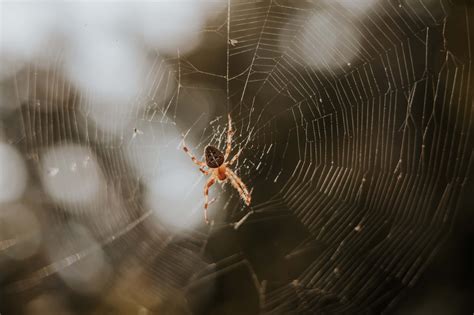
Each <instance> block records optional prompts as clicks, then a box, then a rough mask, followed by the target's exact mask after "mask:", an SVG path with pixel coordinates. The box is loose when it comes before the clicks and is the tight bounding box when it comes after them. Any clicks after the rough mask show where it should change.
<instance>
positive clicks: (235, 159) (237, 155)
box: [227, 149, 242, 165]
mask: <svg viewBox="0 0 474 315" xmlns="http://www.w3.org/2000/svg"><path fill="white" fill-rule="evenodd" d="M240 153H242V149H240V150H239V152H237V154H236V155H234V157H233V158H232V160H230V162H228V163H227V165H232V164H234V163H235V161H237V159H238V158H239V155H240Z"/></svg>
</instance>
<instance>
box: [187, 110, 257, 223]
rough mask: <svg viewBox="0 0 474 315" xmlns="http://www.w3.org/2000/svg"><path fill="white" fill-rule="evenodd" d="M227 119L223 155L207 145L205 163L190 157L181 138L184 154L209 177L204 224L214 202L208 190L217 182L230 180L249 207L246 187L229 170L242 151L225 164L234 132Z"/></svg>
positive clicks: (190, 154) (205, 191)
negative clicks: (210, 198) (208, 209)
mask: <svg viewBox="0 0 474 315" xmlns="http://www.w3.org/2000/svg"><path fill="white" fill-rule="evenodd" d="M228 119H229V127H228V130H227V141H226V149H225V154H222V152H221V151H219V149H218V148H216V147H214V146H212V145H209V146H207V147H206V148H205V150H204V155H205V157H206V163H204V162H201V161H199V160H198V159H197V158H196V157H195V156H194V155H192V153H191V152H189V149H188V147H187V146H186V144H185V143H184V137H183V150H184V152H186V153H187V154H188V155H189V156H190V157H191V160H193V162H194V163H195V164H196V165H198V166H199V170H200V171H201V172H202V173H203V174H204V175H211V177H210V178H209V179H208V180H207V183H206V186H204V199H205V202H204V219H205V220H206V223H207V224H209V220H208V218H207V208H208V207H209V205H210V204H211V203H212V202H213V201H214V199H213V200H211V202H209V201H208V200H209V188H210V187H211V186H212V185H214V183H215V182H216V180H217V181H219V182H224V183H225V182H227V179H229V180H230V183H231V184H232V186H234V188H235V189H237V191H238V192H239V194H240V197H241V198H242V199H243V200H244V202H245V204H246V205H247V206H248V205H250V200H251V196H250V192H249V191H248V189H247V186H245V184H244V183H243V182H242V180H241V179H240V177H239V176H237V175H236V174H235V173H234V172H233V171H232V170H231V169H230V168H229V166H231V165H232V164H234V163H235V161H237V159H238V158H239V155H240V153H241V152H242V149H240V150H239V152H237V154H236V155H234V157H233V158H232V159H231V160H230V161H229V162H227V159H228V158H229V155H230V151H231V150H232V146H231V144H232V136H233V134H234V131H233V130H232V121H231V118H230V115H228ZM206 166H207V167H208V168H209V170H205V169H204V167H206Z"/></svg>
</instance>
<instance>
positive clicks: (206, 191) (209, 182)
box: [204, 176, 216, 224]
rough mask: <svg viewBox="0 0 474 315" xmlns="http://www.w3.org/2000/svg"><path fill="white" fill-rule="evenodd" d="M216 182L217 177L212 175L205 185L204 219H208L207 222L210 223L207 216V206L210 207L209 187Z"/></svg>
mask: <svg viewBox="0 0 474 315" xmlns="http://www.w3.org/2000/svg"><path fill="white" fill-rule="evenodd" d="M215 182H216V179H215V178H214V176H212V177H211V178H209V180H208V181H207V183H206V186H204V219H205V220H206V224H209V219H208V217H207V208H208V207H209V188H210V187H211V186H212V185H214V183H215Z"/></svg>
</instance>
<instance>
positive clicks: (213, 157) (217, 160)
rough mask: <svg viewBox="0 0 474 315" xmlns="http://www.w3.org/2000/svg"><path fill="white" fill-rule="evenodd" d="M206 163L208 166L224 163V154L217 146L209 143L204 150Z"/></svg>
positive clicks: (216, 166)
mask: <svg viewBox="0 0 474 315" xmlns="http://www.w3.org/2000/svg"><path fill="white" fill-rule="evenodd" d="M204 155H205V156H206V164H207V166H208V167H210V168H218V167H219V166H221V165H222V164H223V163H224V154H222V152H221V151H219V149H218V148H216V147H213V146H212V145H209V146H207V147H206V149H205V150H204Z"/></svg>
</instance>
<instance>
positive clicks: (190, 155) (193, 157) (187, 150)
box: [183, 137, 206, 172]
mask: <svg viewBox="0 0 474 315" xmlns="http://www.w3.org/2000/svg"><path fill="white" fill-rule="evenodd" d="M183 151H184V152H186V154H187V155H189V157H190V158H191V160H193V162H194V164H196V165H198V166H200V169H201V168H202V167H204V166H206V163H204V162H201V161H199V160H198V159H197V158H196V157H195V156H194V155H193V154H192V153H191V152H190V151H189V149H188V147H187V146H186V144H185V143H184V137H183ZM201 172H202V171H201Z"/></svg>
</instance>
